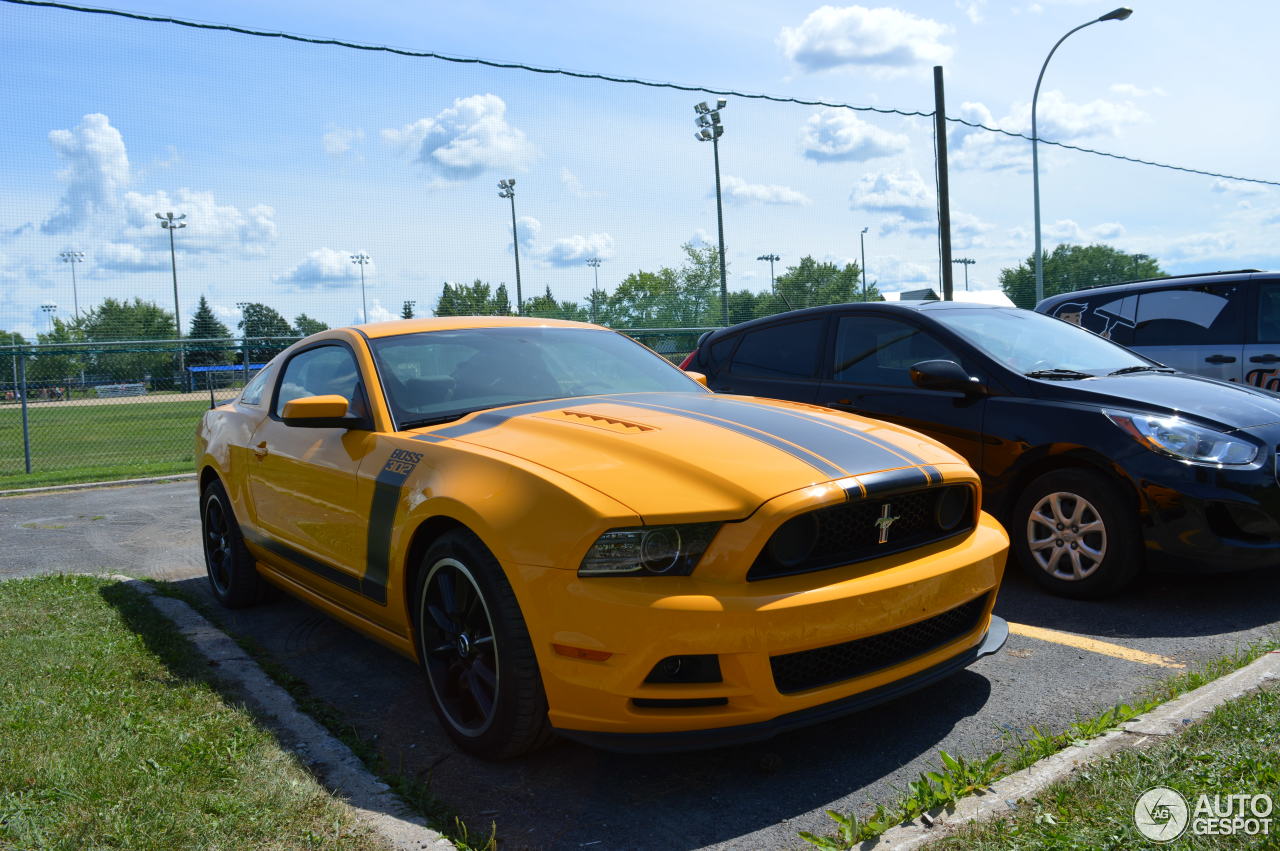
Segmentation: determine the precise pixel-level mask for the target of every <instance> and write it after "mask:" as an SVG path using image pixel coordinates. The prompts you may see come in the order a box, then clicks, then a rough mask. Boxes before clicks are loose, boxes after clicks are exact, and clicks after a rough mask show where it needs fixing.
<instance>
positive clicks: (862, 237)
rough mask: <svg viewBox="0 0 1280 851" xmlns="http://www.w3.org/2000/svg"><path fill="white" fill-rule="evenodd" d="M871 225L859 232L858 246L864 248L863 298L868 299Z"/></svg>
mask: <svg viewBox="0 0 1280 851" xmlns="http://www.w3.org/2000/svg"><path fill="white" fill-rule="evenodd" d="M869 230H871V228H870V227H865V228H863V229H862V233H860V234H858V247H859V248H861V249H862V300H863V301H866V300H867V239H866V237H867V231H869Z"/></svg>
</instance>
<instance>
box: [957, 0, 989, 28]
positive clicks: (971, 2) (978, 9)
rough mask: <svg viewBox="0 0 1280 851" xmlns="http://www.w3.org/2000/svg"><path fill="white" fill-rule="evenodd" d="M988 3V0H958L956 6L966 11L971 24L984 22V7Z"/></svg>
mask: <svg viewBox="0 0 1280 851" xmlns="http://www.w3.org/2000/svg"><path fill="white" fill-rule="evenodd" d="M986 5H987V0H968V2H962V0H956V8H957V9H959V10H960V11H962V12H964V15H965V17H966V18H968V19H969V23H971V24H980V23H982V9H983V7H984V6H986Z"/></svg>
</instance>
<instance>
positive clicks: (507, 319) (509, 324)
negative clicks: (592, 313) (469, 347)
mask: <svg viewBox="0 0 1280 851" xmlns="http://www.w3.org/2000/svg"><path fill="white" fill-rule="evenodd" d="M352 327H353V328H355V329H356V330H357V331H360V332H362V333H363V334H364V335H365V336H366V337H369V338H371V339H375V338H378V337H398V336H400V335H401V334H416V333H418V332H421V331H458V330H461V329H465V328H593V329H596V330H598V331H607V330H608V329H607V328H603V327H602V326H600V325H592V324H591V323H589V322H573V321H571V320H568V319H539V318H537V317H529V316H439V317H427V318H422V319H393V320H391V321H389V322H370V323H368V324H365V325H354V326H352Z"/></svg>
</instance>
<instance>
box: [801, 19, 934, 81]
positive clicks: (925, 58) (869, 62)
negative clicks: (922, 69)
mask: <svg viewBox="0 0 1280 851" xmlns="http://www.w3.org/2000/svg"><path fill="white" fill-rule="evenodd" d="M949 30H950V28H949V27H947V26H945V25H943V24H940V23H938V22H937V21H934V20H930V19H929V18H920V17H917V16H915V15H912V14H910V13H909V12H903V11H900V10H898V9H892V8H884V7H882V8H878V9H867V8H864V7H862V6H845V7H843V8H836V7H834V6H821V7H819V8H817V9H815V10H814V11H812V12H810V13H809V16H808V17H807V18H805V20H804V23H802V24H801V25H800V26H798V27H795V28H792V27H783V28H782V31H781V32H780V33H778V37H777V43H778V46H779V47H781V48H782V52H783V55H785V56H786V57H787V58H788V59H790V60H792V61H793V62H795V63H797V64H798V65H800V66H801V67H803V68H804V69H805V70H808V71H823V70H826V69H828V68H837V67H840V66H842V65H861V66H870V67H872V68H877V69H881V70H888V71H894V70H903V69H907V68H910V67H912V66H916V65H937V64H940V63H944V62H946V61H947V60H948V59H950V58H951V48H950V47H947V46H946V45H944V44H942V43H941V42H940V41H939V39H940V38H941V37H942V36H943V35H944V34H946V33H947V32H948V31H949Z"/></svg>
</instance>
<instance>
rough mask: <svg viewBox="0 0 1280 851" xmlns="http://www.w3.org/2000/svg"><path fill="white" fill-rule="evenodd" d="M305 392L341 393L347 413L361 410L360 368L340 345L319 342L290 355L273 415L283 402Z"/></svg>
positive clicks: (281, 406)
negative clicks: (345, 401) (316, 346)
mask: <svg viewBox="0 0 1280 851" xmlns="http://www.w3.org/2000/svg"><path fill="white" fill-rule="evenodd" d="M305 396H341V397H342V398H344V399H346V400H347V402H348V403H349V404H350V406H351V413H353V414H362V413H363V394H362V392H361V390H360V371H359V370H358V369H357V368H356V361H355V358H353V357H352V356H351V352H349V351H348V350H347V349H346V348H345V347H343V346H321V347H320V348H318V349H308V350H307V351H305V352H303V353H302V354H299V355H295V356H294V357H292V358H290V359H289V362H288V363H287V364H286V365H285V368H284V377H283V378H282V379H281V381H280V391H279V393H278V394H277V395H276V416H283V414H284V406H285V405H286V404H288V403H289V402H291V401H293V400H294V399H301V398H303V397H305Z"/></svg>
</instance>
